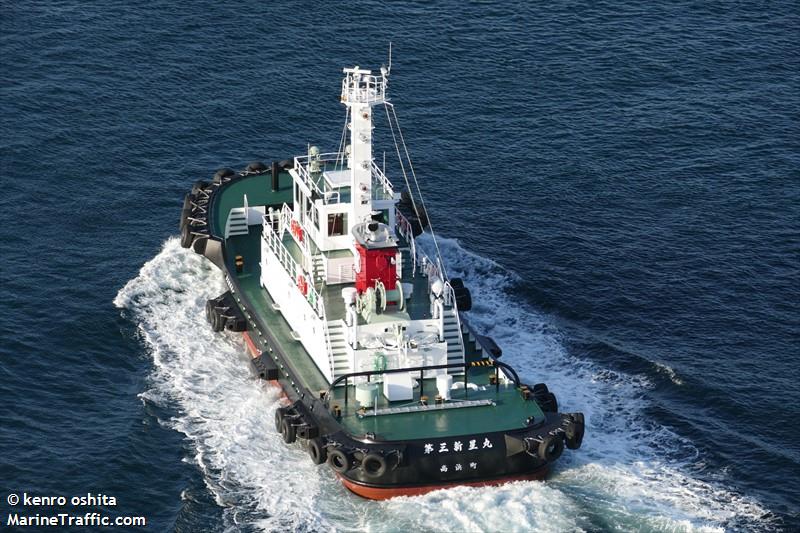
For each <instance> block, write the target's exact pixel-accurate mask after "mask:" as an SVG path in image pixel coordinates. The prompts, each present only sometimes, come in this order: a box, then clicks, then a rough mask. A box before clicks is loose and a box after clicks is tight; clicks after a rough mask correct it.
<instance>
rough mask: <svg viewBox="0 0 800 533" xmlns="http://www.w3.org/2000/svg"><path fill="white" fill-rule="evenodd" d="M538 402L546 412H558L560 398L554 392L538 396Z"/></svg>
mask: <svg viewBox="0 0 800 533" xmlns="http://www.w3.org/2000/svg"><path fill="white" fill-rule="evenodd" d="M536 402H537V403H538V404H539V407H541V408H542V411H544V412H545V413H557V412H558V400H557V399H556V395H555V394H553V393H552V392H547V393H544V394H542V395H541V397H540V398H536Z"/></svg>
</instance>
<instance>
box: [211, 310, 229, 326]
mask: <svg viewBox="0 0 800 533" xmlns="http://www.w3.org/2000/svg"><path fill="white" fill-rule="evenodd" d="M212 317H213V321H212V322H211V329H212V330H214V331H222V330H223V329H225V323H226V322H227V321H228V319H227V318H226V317H224V316H222V311H220V310H219V309H217V308H216V307H215V308H214V313H213V314H212Z"/></svg>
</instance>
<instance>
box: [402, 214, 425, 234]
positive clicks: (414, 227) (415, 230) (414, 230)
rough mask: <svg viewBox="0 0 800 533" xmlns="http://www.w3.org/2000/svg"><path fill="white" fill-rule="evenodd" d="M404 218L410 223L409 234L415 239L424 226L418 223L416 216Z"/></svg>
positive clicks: (423, 229)
mask: <svg viewBox="0 0 800 533" xmlns="http://www.w3.org/2000/svg"><path fill="white" fill-rule="evenodd" d="M406 220H408V223H409V224H410V225H411V235H413V236H414V238H415V239H416V238H417V237H419V236H420V235H422V233H423V232H424V231H425V228H424V227H423V226H422V224H420V222H419V219H418V218H417V217H416V216H409V217H406Z"/></svg>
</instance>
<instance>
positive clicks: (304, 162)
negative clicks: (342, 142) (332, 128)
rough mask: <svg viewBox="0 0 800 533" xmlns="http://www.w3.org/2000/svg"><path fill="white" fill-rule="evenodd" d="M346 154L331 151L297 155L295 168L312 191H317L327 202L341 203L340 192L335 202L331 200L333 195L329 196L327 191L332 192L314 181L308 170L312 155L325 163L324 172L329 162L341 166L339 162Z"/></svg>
mask: <svg viewBox="0 0 800 533" xmlns="http://www.w3.org/2000/svg"><path fill="white" fill-rule="evenodd" d="M345 156H346V154H345V153H343V152H329V153H325V154H319V155H315V156H311V155H301V156H296V157H295V158H294V169H295V170H296V171H297V175H298V176H299V177H300V180H301V181H302V182H303V183H304V184H305V185H306V187H308V189H309V190H310V191H311V192H312V193H314V192H315V193H317V194H318V195H319V197H320V198H322V200H323V202H324V203H325V204H329V203H339V195H338V193H337V195H336V201H335V202H331V201H329V200H331V199H332V197H329V196H327V195H326V193H328V192H331V191H328V190H326V187H324V185H323V187H322V188H320V187H319V186H318V185H317V184H316V183H315V182H314V180H313V179H312V178H311V173H310V172H309V170H308V165H309V163H310V162H311V160H312V157H313V160H314V161H316V162H319V163H322V164H323V172H324V171H325V168H327V163H334V165H335V166H339V164H340V163H339V162H340V161H344V157H345Z"/></svg>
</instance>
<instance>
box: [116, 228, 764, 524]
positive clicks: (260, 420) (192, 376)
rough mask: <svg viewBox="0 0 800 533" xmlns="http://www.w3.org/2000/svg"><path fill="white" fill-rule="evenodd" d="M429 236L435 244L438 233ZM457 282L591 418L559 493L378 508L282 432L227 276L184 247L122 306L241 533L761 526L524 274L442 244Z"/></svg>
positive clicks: (402, 502) (634, 382) (524, 492)
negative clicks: (226, 299) (246, 347)
mask: <svg viewBox="0 0 800 533" xmlns="http://www.w3.org/2000/svg"><path fill="white" fill-rule="evenodd" d="M423 241H424V238H423ZM440 245H441V246H442V251H443V253H444V254H445V260H446V261H447V264H448V265H449V270H450V271H451V275H452V276H462V277H464V278H465V279H467V280H468V283H469V286H470V289H471V290H472V292H473V296H474V300H475V302H476V307H475V309H474V310H473V311H472V312H471V313H470V320H471V321H472V322H473V323H474V324H475V325H476V326H478V327H479V329H481V330H483V331H487V332H488V333H489V334H490V335H492V336H493V337H494V338H495V339H496V340H497V341H498V342H499V343H500V344H501V345H502V346H503V347H504V351H505V355H504V358H505V359H506V360H507V361H508V362H510V363H512V364H513V365H514V366H515V367H517V368H518V370H519V371H520V372H521V374H522V375H523V376H525V377H527V378H529V380H531V381H537V382H538V381H544V382H547V383H548V384H549V385H550V386H551V388H552V389H553V390H555V391H556V392H557V393H558V395H559V399H561V401H562V402H563V403H564V404H565V405H564V408H565V409H566V410H570V411H573V410H574V411H577V410H581V411H583V412H584V413H586V415H587V425H588V427H587V436H586V439H585V441H584V446H583V448H582V449H581V450H580V451H579V452H577V453H570V452H569V451H567V452H565V454H564V456H563V457H562V459H561V462H560V464H559V466H558V467H557V469H556V472H555V474H554V476H553V477H552V479H551V480H550V481H548V482H547V483H540V482H529V483H511V484H507V485H504V486H501V487H496V488H480V489H477V488H468V487H461V488H458V489H454V490H449V491H439V492H435V493H431V494H427V495H425V496H420V497H414V498H397V499H394V500H391V501H388V502H368V501H364V500H361V499H359V498H357V497H356V496H353V495H351V494H350V493H349V492H347V491H346V490H345V489H344V488H343V487H342V486H341V485H340V484H339V483H338V482H337V481H336V480H335V478H334V476H333V475H332V474H331V472H330V470H329V469H328V468H325V467H314V466H313V465H312V464H311V461H310V460H309V459H308V457H307V456H306V454H305V452H304V451H302V449H301V448H300V447H299V446H291V447H287V446H286V445H284V444H283V442H282V440H281V439H280V437H279V436H278V434H277V433H276V432H275V431H274V428H273V423H272V417H273V414H274V410H275V408H276V407H277V405H278V396H277V394H276V392H275V391H274V390H272V389H270V388H269V387H266V386H264V385H263V384H262V383H261V382H259V381H257V380H256V379H255V378H254V377H253V376H252V375H251V374H250V372H249V370H248V368H247V364H246V359H245V357H244V356H243V349H242V347H241V341H240V340H239V338H238V336H236V335H231V334H225V335H220V334H216V333H213V332H212V331H211V329H210V328H209V327H208V325H207V324H206V323H205V318H204V305H205V301H206V299H208V298H210V297H213V296H217V295H219V294H220V293H222V292H223V291H224V290H225V289H224V284H223V282H222V276H221V275H220V274H219V272H218V271H217V270H216V269H214V268H213V267H211V266H209V264H208V263H207V262H206V261H205V260H204V259H202V258H201V257H199V256H197V255H196V254H194V253H192V252H190V251H186V250H183V249H182V248H180V245H179V244H178V241H177V239H169V240H168V241H167V242H166V243H165V245H164V248H163V249H162V250H161V252H160V253H159V254H158V255H157V256H156V257H155V258H154V259H152V260H151V261H150V262H148V263H147V264H145V265H144V267H143V268H142V270H141V271H140V273H139V275H138V276H137V277H136V278H134V279H133V280H131V281H130V282H128V284H126V286H125V287H124V288H123V289H121V290H120V292H119V294H118V295H117V297H116V299H115V300H114V303H115V305H117V307H120V308H122V309H123V310H124V313H125V314H126V315H130V317H131V318H132V319H133V320H134V321H135V322H136V323H137V324H138V327H139V331H140V332H141V336H142V339H143V341H144V343H145V344H146V346H147V347H148V349H149V351H150V352H151V354H152V357H153V362H154V370H153V373H152V376H151V380H150V383H151V386H150V388H149V390H147V391H146V392H144V393H142V397H143V398H144V399H145V400H147V401H151V402H154V403H156V404H157V405H159V406H160V407H162V408H164V409H166V410H167V411H168V412H170V413H171V414H172V417H171V418H170V419H169V420H166V421H164V423H166V424H167V425H169V426H170V427H172V428H174V429H176V430H177V431H180V432H181V433H183V434H185V435H186V436H187V438H188V439H189V440H190V442H191V443H192V446H193V449H194V450H195V451H194V457H193V458H192V460H193V461H194V463H195V464H197V466H198V468H200V470H201V471H202V472H203V476H204V480H205V483H206V485H207V486H208V489H209V491H210V492H211V493H212V494H213V495H214V497H215V499H216V501H217V503H218V504H219V505H220V506H222V507H224V508H225V512H224V519H225V522H226V524H225V525H226V526H227V528H228V529H230V530H238V529H239V528H246V529H256V530H265V531H272V530H287V529H292V530H304V531H312V530H325V531H330V530H343V531H351V530H359V531H362V530H363V531H375V532H380V531H401V530H425V531H453V530H463V531H498V530H502V531H530V530H537V531H578V530H597V529H617V530H659V531H689V530H696V529H699V530H708V531H715V530H720V529H723V528H727V527H746V528H751V529H752V528H755V527H759V524H760V523H759V522H758V520H757V517H759V516H762V515H764V514H765V511H764V509H762V508H761V507H759V506H758V505H757V504H756V503H754V502H752V501H750V500H748V499H746V498H743V497H739V496H737V495H736V494H735V493H733V492H732V491H729V490H727V489H725V488H724V487H720V486H714V485H711V484H709V483H705V482H703V481H700V480H697V479H693V478H691V477H690V476H688V475H686V474H683V473H682V471H683V467H684V466H685V465H687V464H689V462H690V461H691V460H693V459H694V458H695V456H696V450H694V449H693V448H692V447H691V445H690V444H689V443H687V442H685V441H683V440H681V439H680V438H678V437H677V436H675V435H674V434H673V433H672V432H670V431H669V430H668V429H667V428H664V427H661V426H659V425H657V424H654V423H649V422H648V421H647V418H646V417H645V416H644V415H643V409H644V408H645V407H646V405H647V403H646V398H645V392H646V390H647V387H648V383H647V382H646V380H644V379H642V378H638V377H632V376H626V375H623V374H619V373H615V372H610V371H608V370H604V369H602V368H599V367H597V366H595V365H591V364H588V363H586V362H584V361H581V360H579V359H576V358H575V357H573V356H571V355H570V354H568V353H566V351H565V350H564V348H563V345H562V343H561V342H560V340H559V336H558V332H557V331H555V330H554V329H553V328H552V327H551V326H550V325H549V324H548V323H547V321H546V320H544V319H543V318H542V317H541V316H539V315H538V314H537V313H535V312H534V311H532V310H529V309H526V308H525V307H524V306H523V305H521V304H520V302H518V301H517V300H516V299H515V298H514V296H513V295H510V294H508V292H507V291H508V290H509V289H511V288H512V287H513V284H514V282H515V280H514V277H513V276H512V275H511V274H509V273H508V272H507V271H504V270H503V269H501V268H500V267H498V266H497V265H495V264H494V263H492V262H491V261H489V260H488V259H486V258H482V257H480V256H476V255H473V254H470V253H468V252H466V251H464V250H463V249H462V248H461V247H460V246H459V245H458V243H457V242H456V241H454V240H449V239H440Z"/></svg>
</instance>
